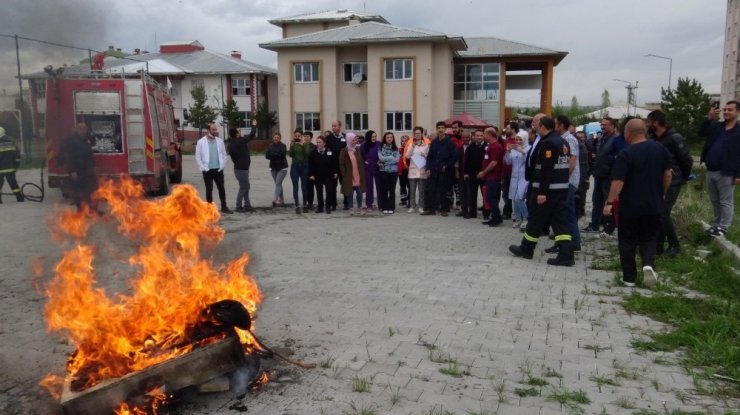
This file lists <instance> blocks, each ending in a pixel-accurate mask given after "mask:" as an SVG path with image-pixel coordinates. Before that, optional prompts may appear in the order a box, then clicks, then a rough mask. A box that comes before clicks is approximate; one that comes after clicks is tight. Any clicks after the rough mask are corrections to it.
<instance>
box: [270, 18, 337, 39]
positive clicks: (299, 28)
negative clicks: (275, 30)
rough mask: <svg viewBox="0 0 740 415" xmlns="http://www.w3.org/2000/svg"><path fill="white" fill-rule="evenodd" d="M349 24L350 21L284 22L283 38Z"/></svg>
mask: <svg viewBox="0 0 740 415" xmlns="http://www.w3.org/2000/svg"><path fill="white" fill-rule="evenodd" d="M347 25H349V22H348V21H337V22H317V23H290V24H283V39H285V38H286V37H292V36H300V35H306V34H309V33H315V32H321V31H322V30H327V29H336V28H337V27H344V26H347Z"/></svg>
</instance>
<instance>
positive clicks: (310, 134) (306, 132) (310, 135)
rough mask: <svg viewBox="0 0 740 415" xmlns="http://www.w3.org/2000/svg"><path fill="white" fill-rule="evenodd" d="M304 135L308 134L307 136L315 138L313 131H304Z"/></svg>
mask: <svg viewBox="0 0 740 415" xmlns="http://www.w3.org/2000/svg"><path fill="white" fill-rule="evenodd" d="M303 135H307V136H309V137H311V138H313V133H312V132H311V131H304V132H303Z"/></svg>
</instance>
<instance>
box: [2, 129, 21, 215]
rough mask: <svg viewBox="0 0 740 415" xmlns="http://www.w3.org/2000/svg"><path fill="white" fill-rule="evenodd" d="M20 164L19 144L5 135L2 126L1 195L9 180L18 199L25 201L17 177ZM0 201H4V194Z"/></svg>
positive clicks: (11, 188)
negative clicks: (16, 172)
mask: <svg viewBox="0 0 740 415" xmlns="http://www.w3.org/2000/svg"><path fill="white" fill-rule="evenodd" d="M20 164H21V153H20V152H19V151H18V146H16V145H15V140H13V138H12V137H10V136H8V135H5V129H4V128H3V127H0V195H2V189H3V185H4V184H5V180H7V181H8V186H10V190H11V191H12V192H13V195H15V198H16V200H18V201H19V202H23V200H24V199H23V193H21V188H20V186H18V181H17V180H16V179H15V171H16V170H18V166H20ZM0 203H3V199H2V196H0Z"/></svg>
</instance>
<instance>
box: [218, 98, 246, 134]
mask: <svg viewBox="0 0 740 415" xmlns="http://www.w3.org/2000/svg"><path fill="white" fill-rule="evenodd" d="M221 117H223V119H224V122H225V123H226V124H227V125H228V126H229V128H231V127H236V128H241V127H242V126H244V113H243V112H241V111H239V106H238V105H236V101H234V98H229V99H227V100H226V104H225V105H224V106H223V108H221Z"/></svg>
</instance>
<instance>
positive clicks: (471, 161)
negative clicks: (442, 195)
mask: <svg viewBox="0 0 740 415" xmlns="http://www.w3.org/2000/svg"><path fill="white" fill-rule="evenodd" d="M485 156H486V146H485V145H484V143H483V130H482V129H478V130H475V133H473V142H472V143H470V144H468V145H467V148H465V154H464V155H463V159H462V169H461V170H462V175H463V183H464V187H465V190H464V192H463V194H464V195H465V197H466V200H465V201H464V203H463V207H464V212H463V213H464V216H463V217H464V218H465V219H473V218H475V217H476V216H477V213H478V188H479V187H480V185H481V181H480V180H478V177H477V176H478V173H480V171H481V170H482V169H483V158H484V157H485ZM461 190H462V189H461Z"/></svg>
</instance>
